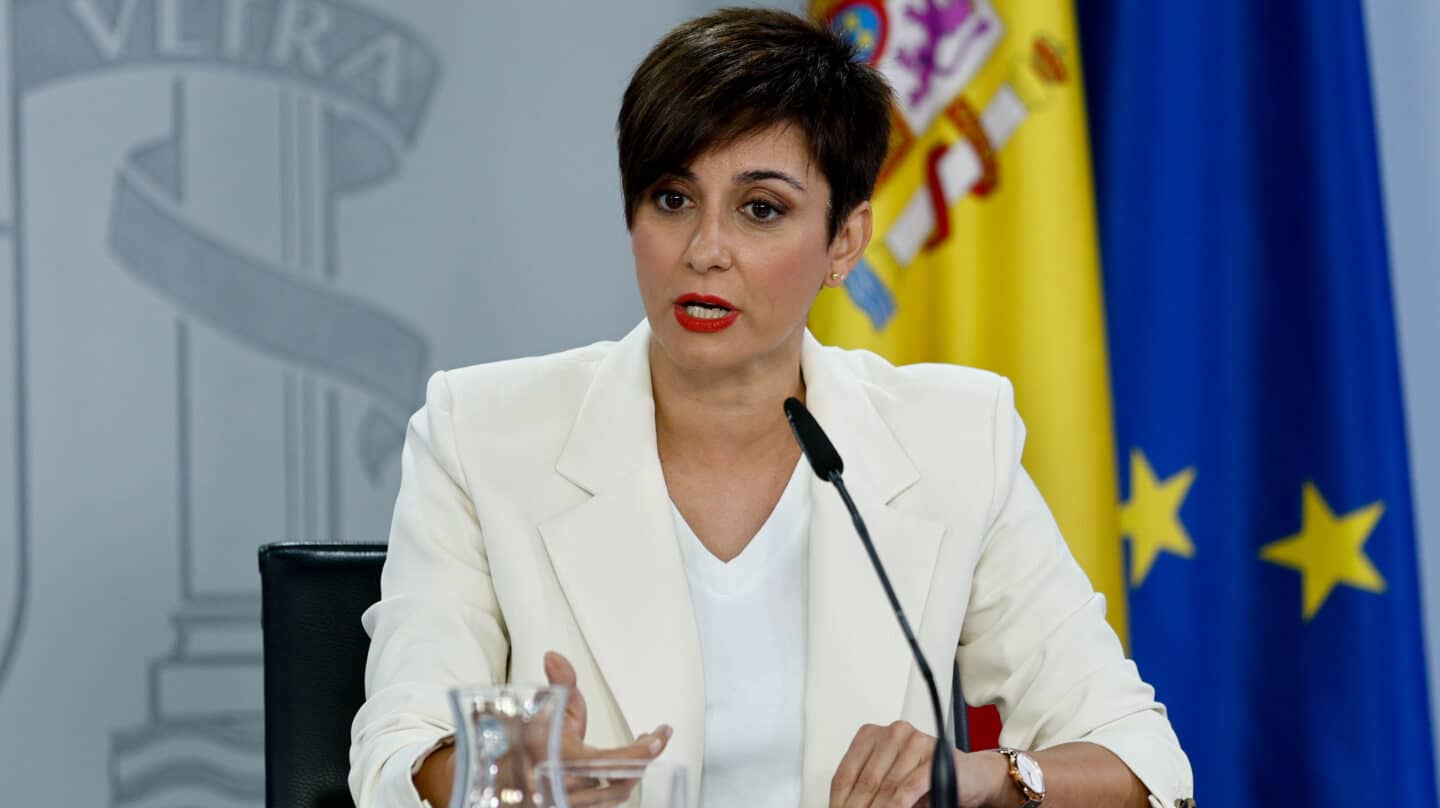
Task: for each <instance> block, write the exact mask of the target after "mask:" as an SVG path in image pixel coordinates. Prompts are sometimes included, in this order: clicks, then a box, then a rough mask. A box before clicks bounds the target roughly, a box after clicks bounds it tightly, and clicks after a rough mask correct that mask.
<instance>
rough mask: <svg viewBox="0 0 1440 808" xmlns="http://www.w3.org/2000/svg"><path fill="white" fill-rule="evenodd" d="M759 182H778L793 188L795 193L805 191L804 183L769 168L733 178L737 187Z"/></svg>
mask: <svg viewBox="0 0 1440 808" xmlns="http://www.w3.org/2000/svg"><path fill="white" fill-rule="evenodd" d="M760 180H780V181H781V182H783V183H785V184H786V185H790V186H792V187H794V188H795V190H797V191H804V190H805V183H803V182H801V181H800V180H797V179H795V178H794V177H792V176H790V175H789V174H786V173H785V172H783V171H775V170H774V169H769V168H761V169H755V170H753V171H742V172H740V173H739V174H736V175H735V178H734V181H735V183H736V184H737V185H742V184H744V183H747V182H759V181H760Z"/></svg>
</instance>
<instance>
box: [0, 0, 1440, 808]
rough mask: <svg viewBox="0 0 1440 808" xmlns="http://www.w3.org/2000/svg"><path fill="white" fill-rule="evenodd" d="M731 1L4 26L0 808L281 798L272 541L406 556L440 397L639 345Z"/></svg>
mask: <svg viewBox="0 0 1440 808" xmlns="http://www.w3.org/2000/svg"><path fill="white" fill-rule="evenodd" d="M721 4H722V3H720V2H709V1H708V0H630V2H624V3H592V2H584V3H581V2H575V3H556V2H529V1H528V0H513V2H507V3H484V2H479V1H478V0H469V1H468V2H440V1H439V0H423V1H422V0H405V2H400V0H391V2H388V3H387V2H381V1H380V0H370V1H369V2H361V1H360V0H347V1H346V2H339V1H338V0H336V1H330V0H66V2H57V1H56V0H0V42H3V43H6V45H5V50H4V51H3V52H4V53H5V55H6V56H7V57H8V59H7V60H6V62H7V63H8V66H7V65H0V99H3V101H4V102H5V103H4V106H3V107H0V378H4V379H5V380H6V381H5V383H4V384H5V386H4V387H3V388H0V389H3V390H4V391H5V392H6V393H7V394H6V395H0V461H4V462H0V525H3V526H4V527H3V529H0V788H3V793H4V799H5V800H6V802H7V804H16V805H28V804H49V803H51V802H54V801H56V799H57V796H58V795H57V791H59V792H63V799H64V800H65V801H66V802H67V803H68V804H72V805H114V806H177V805H203V806H207V808H209V807H211V806H215V807H217V808H219V807H222V806H242V805H243V806H256V805H259V804H261V803H262V802H263V774H262V758H261V746H260V732H261V716H260V694H261V691H260V677H259V665H260V655H259V649H260V637H259V629H258V613H259V607H258V577H257V575H256V573H255V561H254V551H255V547H256V546H257V545H258V544H261V543H263V542H268V541H275V540H283V539H345V540H383V538H384V536H385V532H386V527H387V524H388V520H389V511H390V507H391V505H392V503H393V498H394V492H395V489H396V486H397V484H398V477H397V465H396V463H395V462H394V461H395V458H396V451H397V450H398V448H399V439H400V429H401V427H402V425H403V421H404V418H405V417H406V416H407V415H408V413H409V412H410V411H412V410H413V409H414V407H415V406H416V405H417V404H418V402H419V396H420V394H421V390H422V383H423V380H424V378H425V376H426V375H427V374H428V372H429V371H430V370H432V369H434V368H437V367H452V366H456V365H462V364H468V363H472V362H478V361H484V360H489V359H496V358H501V357H509V356H516V355H523V354H531V353H537V352H543V351H550V350H555V349H559V348H562V347H566V346H570V345H573V344H577V343H581V342H587V341H591V340H595V339H602V338H611V337H616V336H619V335H621V334H623V333H624V331H625V330H627V329H628V328H629V327H630V326H631V325H632V324H633V323H634V322H636V321H637V320H638V319H639V317H640V316H641V312H640V308H639V304H638V300H637V299H636V297H635V295H634V293H633V292H632V291H631V289H632V285H631V281H630V273H631V264H630V258H629V253H628V248H627V245H626V240H625V232H624V227H623V223H622V216H621V208H620V203H619V200H620V195H619V189H618V182H617V177H616V170H615V167H614V163H615V160H614V148H613V136H612V126H613V120H614V115H615V111H616V108H617V106H618V101H619V96H620V92H621V90H622V89H623V86H624V82H625V80H626V79H627V78H628V74H629V71H630V70H631V69H632V68H633V66H634V64H635V62H636V61H638V59H639V57H640V56H641V55H642V54H643V52H644V51H645V49H646V48H647V47H648V46H649V45H650V44H651V43H652V42H653V41H654V40H655V39H656V38H657V37H658V36H659V35H660V34H661V33H663V31H665V30H666V29H667V28H668V27H670V26H671V25H673V24H674V23H675V22H677V21H679V20H681V19H683V18H686V17H690V16H693V15H695V14H698V13H701V12H704V11H706V10H709V9H710V8H712V7H715V6H718V5H721ZM783 5H785V6H786V7H788V8H791V9H792V10H800V9H801V8H802V7H803V0H793V1H792V2H787V3H784V4H783ZM1407 5H1410V4H1404V5H1402V4H1389V3H1384V2H1381V0H1373V2H1370V3H1369V11H1370V13H1371V16H1372V19H1371V36H1372V42H1376V40H1377V38H1378V43H1377V44H1375V45H1374V46H1373V49H1374V50H1375V52H1376V57H1375V61H1376V68H1375V70H1376V75H1377V80H1378V82H1379V83H1380V85H1381V87H1382V92H1381V93H1380V95H1379V98H1378V112H1379V115H1380V117H1381V135H1382V139H1383V141H1384V147H1385V149H1386V150H1387V153H1386V160H1385V169H1386V179H1387V194H1388V200H1389V204H1390V208H1391V211H1390V212H1391V228H1392V249H1393V252H1394V258H1395V271H1396V284H1397V289H1399V290H1400V292H1401V296H1402V302H1403V304H1404V305H1403V306H1402V308H1401V328H1402V332H1403V335H1402V336H1403V338H1404V343H1403V345H1404V349H1405V352H1406V353H1405V357H1404V359H1405V372H1406V374H1407V380H1408V382H1409V390H1408V392H1409V395H1410V407H1411V429H1412V435H1413V445H1414V447H1415V461H1414V465H1415V471H1416V492H1417V501H1418V502H1420V503H1421V504H1420V507H1421V513H1420V524H1421V530H1422V532H1423V535H1424V536H1426V537H1428V538H1429V540H1430V542H1432V543H1434V542H1440V513H1437V512H1436V508H1437V501H1440V427H1437V424H1436V423H1435V419H1434V418H1433V417H1432V416H1427V415H1426V413H1433V412H1435V408H1436V406H1437V405H1440V370H1437V368H1436V366H1435V362H1434V359H1433V352H1434V347H1435V346H1437V345H1440V318H1437V317H1436V316H1435V315H1436V314H1437V313H1440V282H1437V280H1436V274H1435V272H1436V267H1437V266H1440V243H1437V241H1436V238H1437V236H1436V235H1435V232H1436V231H1435V230H1434V228H1433V227H1432V226H1431V225H1430V224H1429V223H1433V222H1434V221H1435V220H1436V214H1437V212H1440V204H1437V193H1440V192H1437V189H1440V160H1435V158H1434V155H1428V154H1427V153H1426V151H1425V150H1426V149H1427V148H1428V147H1427V146H1426V144H1433V143H1435V142H1437V140H1440V122H1437V120H1436V118H1435V117H1434V115H1433V109H1431V110H1430V112H1429V113H1426V112H1425V110H1427V109H1430V108H1429V107H1428V106H1427V105H1426V104H1424V103H1419V99H1424V98H1427V97H1428V98H1433V97H1435V95H1436V94H1437V90H1440V88H1437V87H1436V86H1435V84H1434V77H1435V76H1437V75H1440V63H1437V61H1436V59H1437V58H1440V57H1436V56H1434V54H1433V51H1430V52H1427V51H1425V50H1424V47H1425V45H1426V44H1427V43H1433V42H1434V41H1435V39H1436V38H1437V36H1440V19H1437V15H1436V13H1435V12H1434V11H1433V9H1432V10H1430V11H1425V10H1421V9H1418V8H1407V7H1406V6H1407ZM1413 5H1414V6H1417V7H1418V5H1419V4H1413ZM1424 26H1429V27H1428V28H1425V27H1424ZM1422 32H1424V33H1422ZM1425 70H1428V71H1429V72H1428V73H1426V72H1424V71H1425ZM1426 75H1428V76H1430V77H1431V84H1430V85H1429V86H1428V87H1426V86H1425V85H1424V84H1423V83H1422V84H1421V85H1420V87H1419V88H1418V89H1414V88H1415V87H1416V84H1415V78H1416V77H1417V76H1426ZM1402 86H1403V87H1408V88H1412V89H1408V90H1405V91H1404V92H1402V91H1401V89H1400V88H1402ZM1391 88H1394V89H1393V90H1392V89H1391ZM1417 113H1424V114H1429V115H1431V117H1429V118H1425V119H1423V120H1421V121H1420V126H1421V130H1422V132H1421V133H1420V134H1417V133H1416V131H1415V130H1414V129H1413V127H1414V126H1415V124H1414V120H1415V119H1414V118H1413V115H1415V114H1417ZM1401 116H1406V117H1405V118H1404V120H1406V121H1407V126H1400V125H1399V124H1396V125H1387V123H1389V122H1391V121H1400V120H1402V117H1401ZM1407 127H1408V128H1407ZM1425 127H1428V128H1425ZM1426 133H1428V134H1426ZM1426 159H1428V160H1430V162H1429V163H1428V165H1430V166H1431V167H1432V168H1431V169H1430V170H1429V173H1428V174H1427V173H1425V172H1424V171H1417V170H1416V169H1415V166H1416V165H1417V164H1421V163H1423V161H1424V160H1426ZM1417 161H1418V162H1417ZM1423 552H1424V557H1425V559H1426V564H1427V574H1429V577H1430V578H1431V580H1432V581H1440V552H1435V551H1434V549H1433V548H1432V547H1431V546H1430V545H1428V544H1427V545H1426V547H1425V548H1424V550H1423ZM1429 571H1434V572H1433V574H1431V573H1430V572H1429ZM1436 591H1437V589H1436V586H1435V585H1434V584H1433V583H1431V584H1430V585H1428V586H1427V593H1428V594H1430V595H1431V600H1430V614H1431V615H1435V614H1437V610H1440V603H1437V599H1436V598H1435V597H1434V596H1433V595H1434V593H1435V592H1436ZM1429 624H1430V626H1431V627H1432V631H1433V627H1434V626H1436V625H1440V620H1435V619H1432V620H1430V621H1429ZM1432 647H1434V646H1433V644H1432Z"/></svg>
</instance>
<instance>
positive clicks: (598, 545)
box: [540, 323, 705, 777]
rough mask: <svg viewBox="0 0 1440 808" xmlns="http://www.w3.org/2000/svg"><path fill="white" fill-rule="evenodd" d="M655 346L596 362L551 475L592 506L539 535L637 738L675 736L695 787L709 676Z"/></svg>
mask: <svg viewBox="0 0 1440 808" xmlns="http://www.w3.org/2000/svg"><path fill="white" fill-rule="evenodd" d="M649 336H650V332H649V329H648V327H646V326H645V324H643V323H642V324H641V325H640V326H639V327H637V328H636V329H635V330H634V331H632V332H631V333H630V334H629V335H628V336H627V337H626V338H625V339H624V340H622V341H621V342H620V343H619V344H617V345H616V346H615V348H614V349H612V350H611V352H610V354H609V355H608V356H607V357H606V358H605V359H603V360H601V364H600V367H599V368H597V370H596V373H595V377H594V379H593V381H592V382H591V385H590V390H589V391H588V392H587V394H586V398H585V401H584V403H583V404H582V405H581V408H580V413H579V415H578V416H577V418H576V421H575V425H574V427H573V429H572V431H571V434H570V437H569V439H568V441H567V443H566V446H565V448H564V449H563V450H562V452H561V455H560V458H559V460H558V461H557V463H556V469H557V471H559V472H560V473H561V474H562V475H564V476H565V477H567V478H568V479H570V480H571V481H572V482H574V483H575V484H576V485H578V486H580V487H581V488H583V489H585V490H586V491H588V492H589V493H590V494H592V496H591V497H590V499H588V500H586V501H584V502H583V503H581V504H580V505H578V506H576V507H575V508H572V509H570V510H568V511H565V512H563V513H560V514H558V515H556V516H554V517H552V518H550V519H548V520H546V521H544V522H543V523H541V524H540V534H541V536H542V537H543V540H544V542H545V548H546V552H547V553H548V554H549V556H550V561H551V564H552V565H553V566H554V569H555V574H556V576H557V577H558V579H559V581H560V586H561V588H562V590H563V591H564V593H565V597H566V599H567V600H568V601H569V607H570V611H571V612H572V613H573V614H574V616H575V619H576V621H577V623H578V624H579V627H580V630H581V632H582V633H583V634H584V636H585V641H586V643H587V644H588V645H589V648H590V652H591V654H592V655H593V656H594V658H595V662H596V664H597V665H598V666H599V668H600V672H601V674H602V676H603V677H604V679H605V683H606V685H607V686H608V687H609V689H610V692H611V694H612V695H613V696H614V698H615V701H616V703H617V705H618V706H619V708H620V711H621V714H622V715H623V716H624V719H625V722H626V723H627V724H628V726H629V729H630V732H631V734H632V735H638V734H641V733H644V732H648V731H650V730H652V729H654V728H655V727H656V726H657V725H659V724H661V723H668V724H671V725H673V726H674V727H675V728H676V735H675V737H674V739H673V740H672V741H671V754H674V755H676V756H677V757H679V758H680V760H681V762H683V763H685V764H686V765H687V766H688V767H689V768H690V770H691V771H692V772H694V774H695V776H697V777H698V774H699V770H700V761H701V753H702V750H703V744H704V732H703V728H704V719H705V695H704V673H703V670H702V666H701V652H700V640H699V634H698V631H697V629H696V626H695V616H694V609H693V606H692V604H691V600H690V591H689V585H688V584H687V582H686V577H685V568H684V562H683V560H682V558H681V556H680V549H679V546H678V545H677V543H676V540H675V529H674V522H673V519H672V516H671V510H670V507H671V506H670V500H669V498H668V496H667V495H666V488H665V479H664V474H663V473H662V471H661V469H660V461H659V456H658V454H657V452H656V446H655V416H654V401H653V399H652V397H651V391H650V365H649V354H648V351H649ZM592 698H593V697H592ZM668 756H669V755H667V757H668Z"/></svg>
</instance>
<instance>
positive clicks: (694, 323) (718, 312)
mask: <svg viewBox="0 0 1440 808" xmlns="http://www.w3.org/2000/svg"><path fill="white" fill-rule="evenodd" d="M690 306H696V307H699V308H700V309H703V310H704V311H705V314H707V315H709V316H701V317H697V316H695V315H694V314H691V313H690V312H689V311H688V308H689V307H690ZM739 317H740V310H739V309H737V308H735V304H734V303H731V302H730V301H728V300H726V299H725V298H723V297H716V296H715V295H697V294H694V293H691V294H685V295H681V296H680V297H678V298H676V299H675V319H676V321H678V322H679V323H680V327H681V328H684V329H685V330H686V331H694V332H696V333H697V334H713V333H715V332H717V331H724V330H725V329H727V328H729V327H730V326H732V325H734V324H735V320H736V319H738V318H739Z"/></svg>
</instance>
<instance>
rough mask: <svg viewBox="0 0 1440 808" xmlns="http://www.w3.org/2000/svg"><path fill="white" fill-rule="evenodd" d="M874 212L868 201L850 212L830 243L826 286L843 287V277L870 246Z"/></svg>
mask: <svg viewBox="0 0 1440 808" xmlns="http://www.w3.org/2000/svg"><path fill="white" fill-rule="evenodd" d="M874 217H875V212H874V210H872V209H871V207H870V200H868V199H867V200H865V201H864V202H861V203H860V204H858V205H856V206H855V209H854V210H852V211H850V215H848V216H846V217H845V221H843V222H841V223H840V229H839V230H838V231H836V233H835V239H834V240H833V241H831V242H830V273H829V274H828V275H826V276H825V285H826V286H844V285H845V276H846V275H849V274H850V270H852V269H854V268H855V264H856V263H857V262H859V260H860V256H862V255H864V254H865V248H866V247H868V246H870V229H871V226H872V225H873V224H874Z"/></svg>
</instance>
